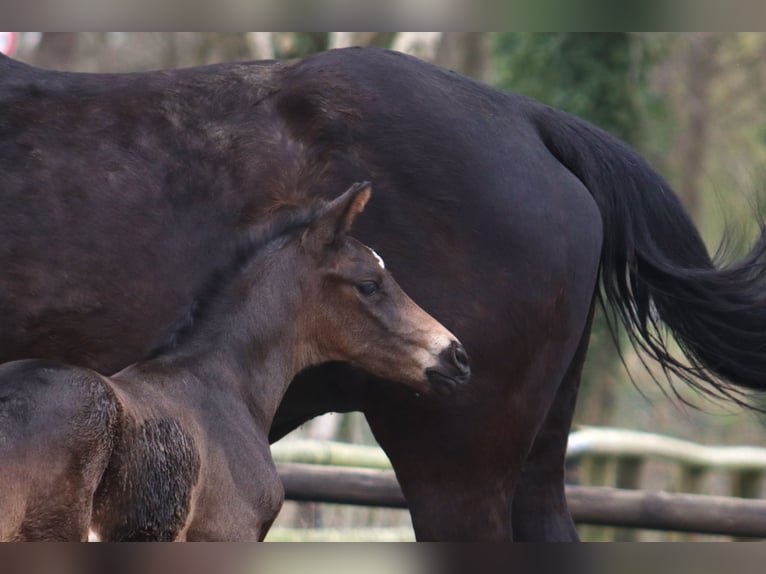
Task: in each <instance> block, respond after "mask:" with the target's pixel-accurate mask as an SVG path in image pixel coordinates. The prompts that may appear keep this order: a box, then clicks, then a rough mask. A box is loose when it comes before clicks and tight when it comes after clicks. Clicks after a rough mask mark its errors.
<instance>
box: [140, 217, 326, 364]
mask: <svg viewBox="0 0 766 574" xmlns="http://www.w3.org/2000/svg"><path fill="white" fill-rule="evenodd" d="M323 207H324V203H323V202H315V203H312V204H311V205H309V206H302V207H290V206H275V207H274V208H273V209H272V210H270V212H269V213H270V215H269V216H268V220H267V221H265V222H264V223H261V224H258V225H256V226H255V227H253V228H252V229H251V230H250V231H249V232H248V233H247V235H246V236H245V237H244V238H243V239H240V240H239V241H238V243H237V244H236V245H235V246H234V249H233V254H232V256H231V257H230V259H229V261H228V263H227V264H226V265H223V266H221V267H219V268H218V269H217V270H216V271H214V272H213V273H212V274H211V276H210V277H209V278H208V280H207V281H206V282H205V285H204V286H203V288H202V289H201V290H200V291H199V293H198V294H197V296H196V297H195V298H194V300H193V301H192V303H191V305H190V306H189V308H188V309H187V310H186V312H185V313H184V314H183V315H182V316H181V317H179V319H178V320H177V321H176V322H175V324H174V325H173V328H172V331H171V333H170V335H169V336H168V338H167V339H166V340H165V341H164V342H163V343H161V344H159V345H157V346H156V347H154V349H152V350H151V351H150V352H149V354H148V356H147V358H148V359H153V358H155V357H158V356H159V355H162V354H164V353H167V352H168V351H171V350H172V349H175V348H176V347H177V346H178V345H179V344H180V343H181V342H182V341H183V340H184V339H185V338H186V337H187V336H188V335H189V334H190V333H191V332H192V331H193V330H194V326H195V324H196V323H197V322H198V320H199V318H200V317H201V316H202V315H203V313H204V312H205V310H206V309H207V308H208V307H209V306H210V304H211V303H212V302H213V301H215V300H216V298H217V296H218V295H219V293H220V292H221V291H222V289H223V287H224V286H226V285H228V284H229V283H230V282H231V281H232V280H233V279H234V278H235V277H236V276H237V275H238V274H239V273H240V272H241V271H242V269H243V268H244V267H245V266H246V265H247V263H248V262H249V261H251V260H252V259H253V257H255V256H256V255H258V254H260V253H261V252H263V251H264V250H265V249H266V248H268V247H271V246H272V245H275V244H277V243H279V244H280V245H283V244H284V243H286V242H287V241H289V240H290V239H292V238H293V237H295V235H297V234H298V233H299V232H302V231H304V230H305V229H306V228H307V227H308V226H309V225H311V223H313V222H314V220H315V219H316V218H317V217H318V216H319V214H320V213H321V211H322V208H323Z"/></svg>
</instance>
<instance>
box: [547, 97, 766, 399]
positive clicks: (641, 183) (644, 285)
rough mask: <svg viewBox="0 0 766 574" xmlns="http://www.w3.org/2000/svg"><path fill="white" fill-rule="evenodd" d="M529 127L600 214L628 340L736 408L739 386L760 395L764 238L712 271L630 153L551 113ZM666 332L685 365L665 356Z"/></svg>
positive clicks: (604, 277)
mask: <svg viewBox="0 0 766 574" xmlns="http://www.w3.org/2000/svg"><path fill="white" fill-rule="evenodd" d="M534 121H535V122H536V125H537V129H538V131H539V133H540V135H541V137H542V138H543V141H544V143H545V145H546V146H547V148H548V149H549V150H550V152H551V153H552V154H553V155H554V156H555V157H556V158H557V159H558V160H559V161H560V162H561V163H562V164H564V165H565V166H566V167H567V168H568V169H569V170H570V171H571V172H572V173H574V174H575V175H576V176H577V177H578V178H579V179H580V180H581V181H582V182H583V183H584V184H585V186H586V187H587V188H588V189H589V190H590V193H591V194H592V195H593V199H594V200H595V201H596V204H597V205H598V207H599V210H600V211H601V218H602V220H603V230H604V242H603V249H602V254H601V285H602V289H603V295H604V296H605V297H606V301H607V303H608V304H609V307H610V308H611V310H612V311H613V314H616V315H617V316H618V317H619V319H620V320H621V321H622V323H623V324H624V325H625V327H626V329H627V331H628V334H629V336H630V339H631V341H632V342H633V344H634V345H635V346H637V347H639V348H640V349H643V350H644V351H646V352H647V353H648V354H649V355H650V356H652V357H653V358H655V359H656V360H658V361H659V362H660V364H661V365H662V366H663V368H664V369H665V370H666V372H668V371H671V372H673V373H675V374H676V375H678V376H680V377H681V378H682V379H683V380H685V381H686V382H687V383H689V384H691V385H692V386H694V387H695V388H697V389H698V390H703V391H705V392H707V393H709V394H713V395H718V396H721V395H723V396H726V397H728V398H731V399H733V400H735V401H737V402H739V403H742V402H743V401H742V400H741V399H742V396H743V391H742V389H743V388H746V389H755V390H760V391H764V390H766V289H765V288H764V287H766V281H764V280H765V279H766V232H764V233H762V235H761V238H760V240H759V241H758V242H757V243H756V245H755V246H754V247H753V248H752V250H751V251H750V254H749V255H748V256H747V257H745V259H743V260H742V261H740V262H738V263H736V264H732V265H728V266H722V267H717V266H716V265H714V263H713V261H712V260H711V258H710V256H709V255H708V252H707V249H706V248H705V245H704V243H703V242H702V239H701V237H700V235H699V232H698V231H697V229H696V227H695V226H694V224H693V223H692V221H691V219H690V217H689V216H688V214H687V213H686V211H685V210H684V208H683V207H682V205H681V203H680V201H679V200H678V198H677V197H676V195H675V194H674V193H673V191H672V190H671V188H670V186H669V185H668V184H667V182H666V181H665V180H664V179H663V178H662V177H661V176H660V175H658V174H657V173H656V172H655V171H654V170H653V169H652V168H651V167H649V165H648V164H647V163H646V162H645V161H644V160H643V159H642V158H641V157H640V156H639V155H638V154H637V153H636V152H635V151H634V150H632V149H631V148H630V147H628V146H627V145H625V144H624V143H622V142H620V141H619V140H617V139H615V138H614V137H612V136H610V135H609V134H607V133H605V132H603V131H601V130H599V129H598V128H596V127H594V126H592V125H590V124H587V123H586V122H583V121H581V120H578V119H577V118H574V117H572V116H569V115H567V114H564V113H563V112H559V111H557V110H553V109H551V108H542V109H539V108H538V109H536V110H535V112H534ZM602 301H603V300H602ZM604 307H605V310H607V306H606V305H605V306H604ZM668 330H669V331H670V333H672V335H673V337H674V338H675V340H676V342H677V343H678V344H679V346H680V347H681V349H682V351H683V353H684V355H685V357H686V361H682V360H679V359H677V358H675V357H673V356H672V354H671V352H670V351H669V349H668V338H667V335H668Z"/></svg>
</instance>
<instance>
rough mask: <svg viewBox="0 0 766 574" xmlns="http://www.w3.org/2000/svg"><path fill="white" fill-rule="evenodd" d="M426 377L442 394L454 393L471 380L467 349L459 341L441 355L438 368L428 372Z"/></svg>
mask: <svg viewBox="0 0 766 574" xmlns="http://www.w3.org/2000/svg"><path fill="white" fill-rule="evenodd" d="M426 376H427V377H428V381H429V382H430V383H431V385H432V386H433V388H434V389H435V390H437V391H439V392H441V393H449V392H452V391H454V390H455V389H456V388H457V387H458V386H459V385H464V384H465V383H467V382H468V380H469V379H470V378H471V365H470V364H469V362H468V353H466V351H465V347H463V345H461V344H460V343H458V342H457V341H452V343H451V344H450V345H449V347H447V348H446V349H444V350H443V351H442V352H441V353H440V354H439V362H438V364H437V366H435V367H432V368H430V369H428V370H426Z"/></svg>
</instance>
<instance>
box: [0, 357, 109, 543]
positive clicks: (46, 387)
mask: <svg viewBox="0 0 766 574" xmlns="http://www.w3.org/2000/svg"><path fill="white" fill-rule="evenodd" d="M117 417H118V408H117V403H116V401H115V397H114V396H113V394H112V393H111V391H110V390H109V388H108V387H107V385H106V384H105V383H104V380H103V378H102V377H101V376H100V375H98V374H97V373H95V372H93V371H90V370H88V369H83V368H78V367H72V366H68V365H64V364H61V363H57V362H53V361H45V360H24V361H13V362H10V363H6V364H3V365H0V463H1V464H0V485H2V487H1V488H0V509H2V513H0V540H78V539H79V540H84V539H86V538H87V533H88V525H89V522H90V515H91V503H92V496H93V493H94V492H95V489H96V487H97V486H98V483H99V480H100V478H101V475H102V473H103V471H104V468H105V467H106V464H107V462H108V459H109V456H110V453H111V450H112V445H113V442H114V436H115V429H116V425H117Z"/></svg>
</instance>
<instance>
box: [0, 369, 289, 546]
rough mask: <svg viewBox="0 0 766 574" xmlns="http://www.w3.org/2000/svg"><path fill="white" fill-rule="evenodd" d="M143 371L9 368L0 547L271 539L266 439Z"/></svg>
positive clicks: (248, 419)
mask: <svg viewBox="0 0 766 574" xmlns="http://www.w3.org/2000/svg"><path fill="white" fill-rule="evenodd" d="M136 370H140V368H139V369H135V370H133V369H128V370H127V371H126V372H124V373H125V374H124V375H123V378H125V379H127V382H129V384H128V385H125V384H121V383H124V382H126V381H123V380H122V379H121V378H120V376H119V375H118V376H117V377H115V378H112V379H108V378H106V377H102V376H100V375H98V374H97V373H95V372H93V371H90V370H88V369H84V368H79V367H72V366H67V365H63V364H59V363H55V362H52V361H41V360H27V361H15V362H12V363H6V364H4V365H1V366H0V485H2V486H1V487H0V540H2V541H46V540H48V541H77V540H80V541H84V540H87V538H88V532H89V530H92V531H93V532H94V533H95V534H96V536H97V537H98V539H100V540H103V541H138V540H151V541H173V540H228V541H236V540H262V539H263V537H264V536H265V535H266V533H267V532H268V529H269V526H270V525H271V522H272V521H273V520H274V518H275V517H276V515H277V513H278V512H279V509H280V507H281V505H282V500H283V498H284V491H283V488H282V484H281V482H280V480H279V477H278V475H277V472H276V468H275V466H274V464H273V461H272V460H271V455H270V450H269V443H268V440H267V436H268V430H267V429H265V428H261V427H260V426H259V425H258V423H257V421H255V420H254V419H253V416H252V413H250V412H248V409H247V408H246V407H244V406H243V405H242V404H237V403H236V402H232V401H230V400H226V399H223V400H221V399H220V397H218V396H216V393H215V391H214V390H213V391H211V390H210V389H207V391H208V392H207V393H206V396H204V397H203V396H200V397H199V400H198V401H196V402H199V403H200V404H199V408H198V409H190V408H189V406H190V404H191V403H192V402H195V397H194V396H189V394H188V393H187V394H185V395H183V396H181V395H180V393H179V392H176V391H177V387H176V389H175V390H174V389H168V388H167V387H164V385H163V384H162V382H163V381H162V377H161V376H160V377H156V376H155V377H154V378H153V379H152V380H151V381H146V380H144V377H142V376H141V375H142V374H143V373H140V372H139V373H136V372H135V371H136ZM193 386H194V385H192V387H193ZM203 403H204V404H203ZM216 409H225V412H223V411H221V412H220V413H214V412H211V411H214V410H216ZM203 411H206V414H207V415H211V414H212V415H213V416H203V417H200V416H197V415H198V413H200V412H203ZM211 423H214V424H211ZM232 461H236V464H232ZM254 480H256V481H257V484H255V485H254V484H253V481H254ZM254 487H255V488H254Z"/></svg>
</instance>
